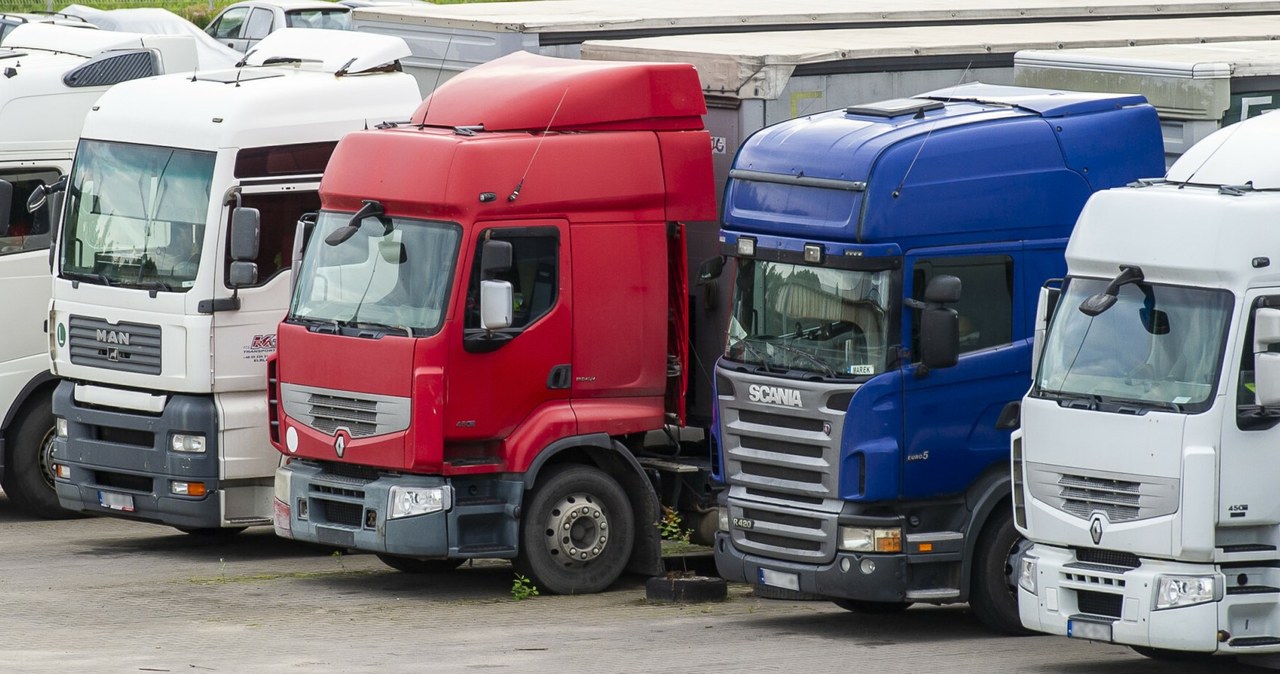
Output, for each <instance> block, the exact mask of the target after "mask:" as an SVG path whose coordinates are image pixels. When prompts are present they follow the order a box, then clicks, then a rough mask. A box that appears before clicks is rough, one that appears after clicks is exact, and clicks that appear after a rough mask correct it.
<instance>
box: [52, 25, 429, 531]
mask: <svg viewBox="0 0 1280 674" xmlns="http://www.w3.org/2000/svg"><path fill="white" fill-rule="evenodd" d="M406 49H407V48H406V47H405V46H404V43H403V42H401V41H399V40H396V39H395V38H388V37H384V36H373V35H360V34H356V33H343V32H334V31H309V30H305V29H288V30H284V31H279V32H277V33H273V34H272V35H271V36H270V37H268V38H266V39H264V40H263V41H262V42H261V43H259V44H258V45H257V49H256V50H255V51H254V53H253V54H250V55H249V56H247V57H245V58H246V62H245V63H244V64H243V65H242V67H238V68H232V69H217V70H201V71H199V72H198V73H196V74H194V75H187V76H183V77H161V78H154V79H149V80H144V81H138V82H129V83H125V84H123V85H120V86H117V87H116V88H113V89H111V90H110V91H109V92H107V94H106V95H104V96H103V97H102V98H101V99H100V100H99V101H98V104H97V105H96V106H95V107H94V109H93V111H92V112H91V113H90V114H89V115H88V117H87V118H86V120H85V124H84V130H83V134H82V137H81V139H80V143H79V147H78V149H77V151H76V157H75V164H74V166H73V168H72V171H71V177H70V182H69V184H70V187H69V188H68V190H67V198H66V201H65V208H64V210H63V217H62V226H61V233H60V239H59V243H58V247H57V251H56V255H55V258H56V269H55V274H56V278H55V279H54V284H53V286H54V287H53V303H52V310H51V312H50V314H49V315H48V319H49V325H50V335H49V343H48V347H47V348H48V352H49V353H50V354H51V355H52V357H53V371H54V374H56V375H57V376H58V377H60V378H61V383H60V384H58V387H57V389H56V391H55V392H54V395H53V413H54V415H55V416H56V418H57V426H56V428H57V435H56V437H55V438H54V440H53V443H52V468H53V471H54V473H55V476H56V477H55V480H54V484H55V487H56V490H57V496H58V500H59V502H60V503H61V504H62V505H63V506H64V507H66V508H68V509H70V510H74V511H79V512H86V513H96V514H107V515H114V516H118V517H127V518H131V519H137V520H143V521H148V522H156V523H161V524H168V525H172V526H175V527H178V528H180V529H183V530H188V531H210V530H212V531H233V530H236V529H240V528H243V527H246V526H249V525H254V524H269V523H270V522H271V514H272V507H271V494H272V480H273V476H274V473H275V469H276V467H277V465H278V464H279V455H278V454H277V453H276V452H275V451H274V450H272V448H271V445H270V442H269V440H268V438H267V401H266V396H265V394H264V391H265V389H266V360H267V356H268V355H269V354H270V353H271V352H272V350H273V347H274V332H275V325H276V323H277V322H278V321H279V319H280V317H281V316H282V315H283V313H284V310H285V307H286V306H287V304H288V296H289V292H290V286H291V283H290V279H291V275H290V269H291V266H292V261H293V236H294V232H295V231H296V224H297V221H298V217H299V216H300V215H301V214H302V213H304V212H307V211H310V210H314V209H315V208H316V207H317V206H318V205H319V198H318V196H317V187H318V185H319V181H320V174H321V173H322V172H323V170H324V167H325V164H326V163H327V161H328V159H329V155H330V154H331V153H332V151H333V147H334V146H335V144H336V143H337V141H338V139H339V138H340V137H341V136H342V135H343V134H344V133H346V132H348V131H354V130H358V129H363V128H365V127H367V126H372V125H375V124H379V123H382V122H384V121H387V122H389V121H395V120H404V119H407V118H408V115H409V113H411V112H412V111H413V108H414V106H415V105H416V104H417V102H419V100H420V99H419V97H418V95H417V89H416V87H415V86H414V84H413V80H412V78H411V77H409V76H408V75H405V74H403V73H399V72H395V70H396V60H397V59H398V58H399V57H400V56H403V55H404V54H405V52H406Z"/></svg>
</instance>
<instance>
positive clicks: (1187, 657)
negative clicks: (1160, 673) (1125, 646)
mask: <svg viewBox="0 0 1280 674" xmlns="http://www.w3.org/2000/svg"><path fill="white" fill-rule="evenodd" d="M1129 648H1132V649H1133V652H1134V653H1137V654H1138V655H1141V656H1142V657H1144V658H1151V659H1152V660H1159V661H1161V662H1183V663H1193V662H1209V661H1211V660H1214V659H1215V658H1214V655H1213V654H1212V653H1190V652H1187V651H1171V650H1167V649H1164V648H1151V647H1150V646H1130V647H1129Z"/></svg>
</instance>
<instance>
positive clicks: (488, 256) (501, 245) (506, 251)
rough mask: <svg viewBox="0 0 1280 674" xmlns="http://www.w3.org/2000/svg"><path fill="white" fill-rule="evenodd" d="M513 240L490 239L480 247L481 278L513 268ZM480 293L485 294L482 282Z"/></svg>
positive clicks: (490, 276)
mask: <svg viewBox="0 0 1280 674" xmlns="http://www.w3.org/2000/svg"><path fill="white" fill-rule="evenodd" d="M511 257H512V256H511V242H510V241H499V240H497V239H489V240H488V241H485V242H484V247H483V248H481V249H480V278H481V280H482V281H483V280H484V279H491V278H493V277H494V275H495V274H499V273H501V272H504V271H507V270H509V269H511ZM480 295H481V297H482V298H483V296H484V284H483V282H482V283H481V288H480Z"/></svg>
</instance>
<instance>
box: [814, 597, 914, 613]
mask: <svg viewBox="0 0 1280 674" xmlns="http://www.w3.org/2000/svg"><path fill="white" fill-rule="evenodd" d="M831 603H833V604H835V605H836V606H839V607H840V608H842V609H844V610H846V611H853V612H854V613H865V614H867V615H891V614H894V613H902V612H903V611H905V610H907V609H908V608H910V606H911V602H909V601H863V600H861V599H832V600H831Z"/></svg>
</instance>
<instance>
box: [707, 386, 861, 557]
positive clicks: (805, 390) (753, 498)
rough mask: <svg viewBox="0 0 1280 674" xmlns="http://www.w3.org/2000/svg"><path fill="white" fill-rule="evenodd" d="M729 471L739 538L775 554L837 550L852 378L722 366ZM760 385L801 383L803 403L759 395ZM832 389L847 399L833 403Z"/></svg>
mask: <svg viewBox="0 0 1280 674" xmlns="http://www.w3.org/2000/svg"><path fill="white" fill-rule="evenodd" d="M718 375H719V376H720V377H722V378H726V379H729V380H731V381H732V386H729V387H721V389H720V390H721V391H722V392H725V391H732V392H733V393H731V394H726V395H721V396H720V407H721V412H720V423H721V442H722V443H723V454H724V463H725V465H724V475H725V479H726V480H727V481H728V483H729V511H730V512H729V514H730V518H731V522H732V524H731V529H732V535H733V542H734V545H735V546H736V547H737V548H739V549H740V550H742V551H744V552H749V553H754V554H763V555H767V556H769V557H772V558H774V559H786V560H793V561H803V562H811V563H819V562H824V561H829V560H831V559H833V558H834V557H835V548H836V516H837V515H838V514H839V512H840V509H841V506H842V505H843V504H842V502H841V501H840V500H839V498H838V497H839V493H838V488H839V485H838V480H839V456H840V437H841V431H842V429H843V427H844V409H845V408H846V407H847V405H848V400H847V394H848V392H849V388H850V387H849V386H848V385H843V386H841V385H832V384H826V383H821V382H808V381H794V380H789V379H778V378H765V377H758V376H755V375H750V374H744V373H739V372H733V371H730V370H720V371H719V372H718ZM752 384H761V385H765V386H775V387H782V388H787V389H794V390H796V391H798V392H799V394H800V397H801V400H802V402H803V404H802V406H800V407H783V406H779V405H769V404H764V403H759V402H752V401H750V400H748V399H747V392H748V391H749V390H750V387H751V385H752ZM832 396H843V399H844V403H843V404H840V405H836V404H834V403H833V404H828V401H829V400H830V398H831V397H832Z"/></svg>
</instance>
